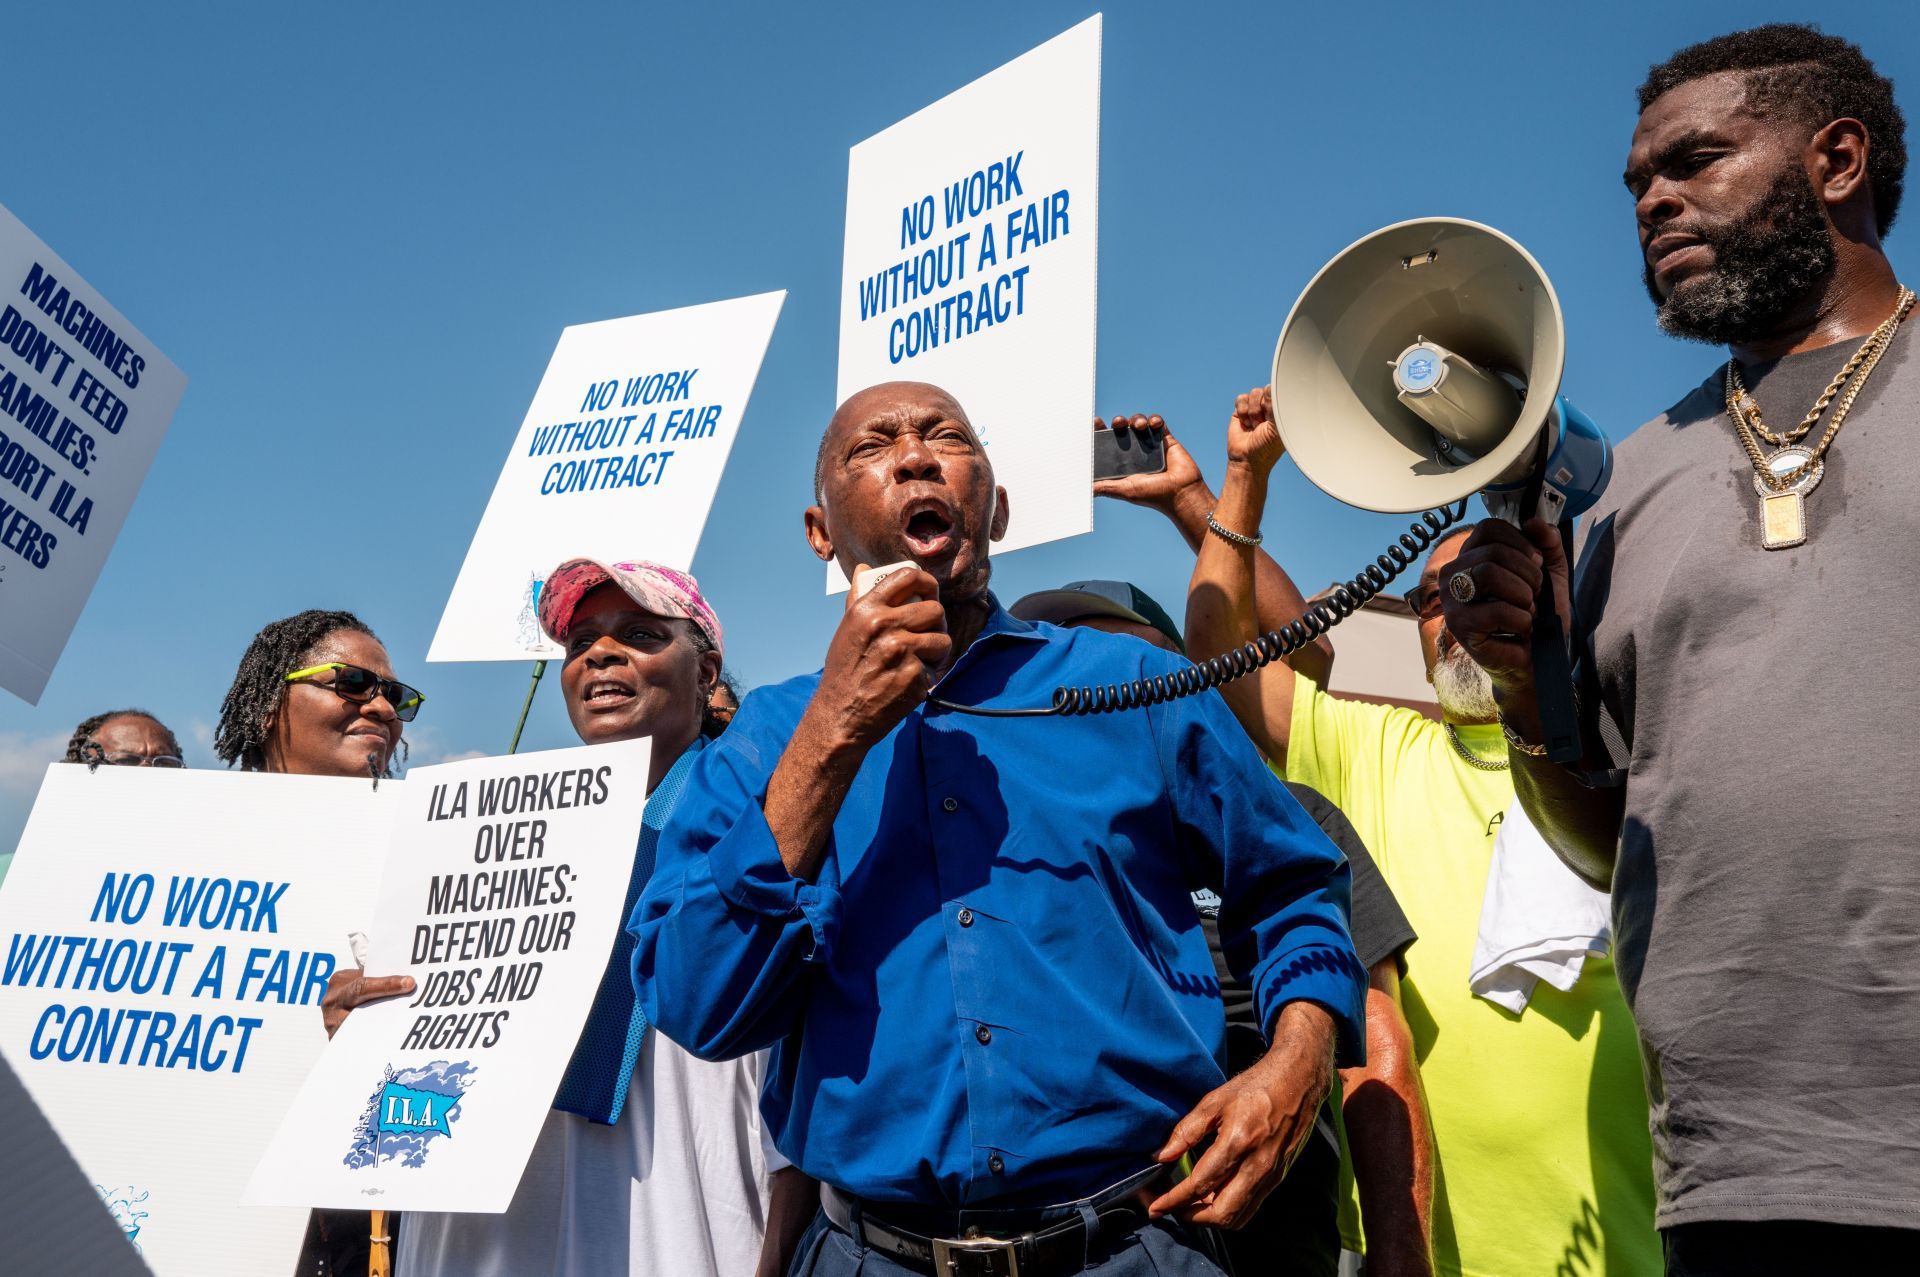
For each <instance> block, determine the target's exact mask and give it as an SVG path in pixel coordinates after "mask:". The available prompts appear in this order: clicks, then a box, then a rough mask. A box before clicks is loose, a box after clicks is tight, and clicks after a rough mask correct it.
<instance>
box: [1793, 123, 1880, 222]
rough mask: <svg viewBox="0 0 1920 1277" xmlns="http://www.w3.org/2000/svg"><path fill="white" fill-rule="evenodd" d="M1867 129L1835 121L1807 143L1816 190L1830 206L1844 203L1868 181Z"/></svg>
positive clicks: (1855, 124)
mask: <svg viewBox="0 0 1920 1277" xmlns="http://www.w3.org/2000/svg"><path fill="white" fill-rule="evenodd" d="M1871 145H1872V144H1871V141H1870V139H1869V138H1868V136H1867V126H1866V125H1864V124H1862V123H1861V122H1860V121H1858V120H1852V119H1843V120H1834V121H1833V122H1832V123H1830V124H1828V125H1827V126H1826V127H1825V128H1823V129H1821V130H1820V131H1819V132H1818V133H1815V134H1814V135H1813V141H1812V142H1810V143H1808V147H1807V149H1808V151H1809V153H1810V156H1809V159H1810V163H1809V169H1810V174H1811V176H1812V178H1813V188H1814V190H1815V191H1816V192H1818V193H1819V196H1820V199H1821V201H1822V202H1823V203H1825V204H1827V205H1828V206H1829V207H1833V206H1837V205H1841V204H1845V203H1846V202H1847V201H1848V200H1850V199H1852V198H1853V197H1854V196H1855V195H1856V194H1857V193H1858V192H1859V191H1860V190H1861V189H1862V188H1863V187H1864V186H1865V185H1866V182H1867V153H1868V150H1869V149H1870V147H1871Z"/></svg>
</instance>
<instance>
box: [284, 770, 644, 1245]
mask: <svg viewBox="0 0 1920 1277" xmlns="http://www.w3.org/2000/svg"><path fill="white" fill-rule="evenodd" d="M648 744H649V742H647V741H645V740H638V741H627V742H623V743H620V744H614V745H594V746H582V747H579V748H575V749H562V750H552V751H549V752H547V753H539V754H518V755H514V756H512V757H505V758H481V759H473V760H469V761H466V762H460V763H447V764H444V765H442V766H438V767H420V768H416V769H414V770H413V771H412V772H411V773H409V775H408V778H407V793H406V796H405V798H404V799H403V801H402V811H401V813H400V816H399V819H398V821H397V823H396V824H395V826H394V838H393V853H392V855H391V856H390V857H389V859H388V862H387V871H386V874H385V876H384V878H383V879H382V883H381V887H380V896H379V902H378V904H377V905H376V906H375V909H374V923H373V933H372V947H371V949H370V951H369V952H368V954H367V970H368V972H369V973H371V974H373V975H408V976H412V977H413V981H414V992H413V993H412V994H411V995H409V996H406V997H399V998H393V999H390V1000H388V1001H385V1002H378V1003H372V1004H369V1005H367V1006H363V1007H360V1008H359V1009H357V1010H355V1011H354V1012H353V1013H352V1014H351V1015H349V1016H348V1017H347V1020H346V1023H345V1024H344V1025H342V1026H341V1028H340V1031H339V1032H338V1033H337V1034H335V1035H334V1039H333V1042H332V1043H331V1044H330V1045H329V1046H328V1048H327V1052H326V1054H325V1055H324V1056H322V1057H321V1060H320V1063H319V1064H318V1065H317V1066H316V1067H315V1068H314V1070H313V1072H312V1074H311V1075H310V1076H309V1077H308V1078H307V1083H306V1085H305V1087H303V1088H302V1089H301V1091H300V1095H299V1098H298V1099H297V1100H296V1101H295V1102H294V1105H293V1108H292V1109H291V1111H289V1112H288V1113H287V1115H286V1119H285V1121H284V1122H282V1123H280V1129H279V1133H278V1134H277V1135H276V1136H275V1137H274V1139H273V1141H272V1144H271V1147H270V1148H269V1149H268V1151H267V1153H266V1155H265V1157H263V1158H262V1159H261V1162H260V1165H259V1168H258V1170H257V1171H256V1173H255V1175H254V1179H253V1184H252V1187H251V1188H250V1189H249V1190H248V1199H249V1200H251V1201H260V1202H273V1203H287V1204H296V1205H310V1206H335V1207H353V1206H361V1207H366V1206H379V1207H381V1208H383V1209H386V1210H428V1211H475V1212H482V1213H496V1214H497V1213H498V1212H500V1211H504V1210H505V1209H507V1206H508V1205H509V1204H510V1203H511V1202H512V1201H513V1194H514V1190H515V1189H516V1188H517V1187H518V1186H519V1183H520V1175H521V1172H522V1171H524V1170H525V1169H526V1164H527V1158H528V1156H529V1155H530V1154H531V1153H532V1152H533V1145H534V1141H535V1140H536V1139H538V1137H539V1135H540V1130H541V1127H542V1125H543V1124H544V1123H545V1121H546V1118H547V1113H548V1111H549V1109H550V1107H551V1105H552V1103H553V1097H554V1093H555V1091H556V1090H557V1089H558V1087H559V1085H560V1080H561V1077H562V1075H563V1073H564V1072H565V1070H566V1068H567V1063H568V1060H569V1059H570V1058H571V1057H572V1055H573V1049H574V1045H575V1043H576V1042H577V1041H578V1040H579V1037H580V1030H581V1026H582V1025H583V1024H585V1023H586V1018H587V1011H588V1009H589V1007H590V1006H591V1005H592V1003H593V999H594V995H595V992H596V991H597V990H598V989H599V987H600V977H601V974H602V973H603V972H604V971H605V970H606V966H607V958H608V954H609V953H611V952H612V949H613V941H614V937H615V936H616V935H617V934H618V933H619V931H620V929H621V928H622V927H623V926H625V925H626V921H627V920H626V918H625V916H624V915H623V908H622V907H623V905H624V903H625V900H626V894H627V887H628V885H629V883H630V881H631V880H632V875H633V862H634V854H635V848H636V847H637V845H638V843H639V838H640V825H641V819H642V816H643V813H644V809H645V806H646V794H647V759H648ZM621 978H622V979H626V978H627V977H626V976H625V974H624V973H623V974H622V977H621ZM275 1116H276V1117H277V1116H278V1115H277V1114H276V1115H275Z"/></svg>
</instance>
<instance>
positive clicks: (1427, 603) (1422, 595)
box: [1400, 581, 1440, 621]
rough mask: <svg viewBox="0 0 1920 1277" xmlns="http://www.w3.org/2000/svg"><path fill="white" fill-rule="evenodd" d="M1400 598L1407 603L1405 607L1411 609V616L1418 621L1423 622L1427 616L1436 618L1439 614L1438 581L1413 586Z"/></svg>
mask: <svg viewBox="0 0 1920 1277" xmlns="http://www.w3.org/2000/svg"><path fill="white" fill-rule="evenodd" d="M1400 597H1401V598H1403V599H1405V600H1406V601H1407V606H1408V607H1410V608H1412V609H1413V615H1414V616H1415V618H1416V619H1418V620H1422V621H1424V620H1426V619H1427V618H1428V617H1429V616H1437V615H1439V613H1440V583H1439V582H1438V581H1427V582H1423V583H1422V584H1420V585H1416V586H1414V587H1413V588H1412V589H1411V590H1408V591H1407V592H1406V593H1405V594H1403V595H1401V596H1400Z"/></svg>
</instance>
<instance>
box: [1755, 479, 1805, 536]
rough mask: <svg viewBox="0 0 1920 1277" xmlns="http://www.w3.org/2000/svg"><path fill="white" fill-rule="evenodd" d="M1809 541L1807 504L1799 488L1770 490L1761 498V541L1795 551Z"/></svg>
mask: <svg viewBox="0 0 1920 1277" xmlns="http://www.w3.org/2000/svg"><path fill="white" fill-rule="evenodd" d="M1806 541H1807V506H1806V502H1805V501H1804V500H1803V499H1802V498H1801V496H1800V493H1799V492H1798V491H1796V490H1793V489H1789V490H1788V491H1786V492H1769V493H1767V494H1766V495H1765V496H1763V497H1761V498H1760V544H1761V545H1763V546H1765V547H1766V548H1767V549H1769V550H1791V549H1792V548H1793V547H1794V546H1796V545H1805V544H1806Z"/></svg>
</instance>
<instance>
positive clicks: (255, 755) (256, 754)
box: [213, 608, 406, 775]
mask: <svg viewBox="0 0 1920 1277" xmlns="http://www.w3.org/2000/svg"><path fill="white" fill-rule="evenodd" d="M341 630H352V631H355V632H356V633H360V634H364V635H366V636H367V637H368V638H370V639H372V640H373V641H374V642H376V643H378V642H379V641H380V636H379V635H377V634H375V633H374V632H373V630H372V629H371V628H369V627H368V625H367V623H366V622H365V621H362V620H361V619H360V618H359V617H357V616H355V615H354V614H353V613H351V612H327V611H322V610H321V609H319V608H309V609H308V610H307V611H305V612H301V613H300V614H298V615H297V616H289V617H287V618H286V619H285V620H280V621H275V622H274V623H273V624H271V625H268V626H266V627H265V628H264V629H262V630H261V631H260V632H259V633H258V634H256V635H254V636H253V642H251V643H249V644H247V654H246V655H245V656H242V657H241V658H240V668H239V669H238V670H237V671H235V673H234V676H233V686H231V687H229V688H228V689H227V699H226V700H225V701H224V702H222V703H221V706H220V724H219V726H218V727H216V728H214V732H213V752H214V753H215V754H217V755H219V756H220V759H221V760H222V761H223V762H225V763H226V765H227V766H229V767H232V766H233V765H234V764H235V763H238V764H239V765H240V770H241V771H245V772H257V771H265V770H266V767H267V720H268V719H270V718H272V717H273V715H274V714H276V713H278V712H279V710H280V706H281V705H282V704H283V703H284V701H285V699H286V695H287V684H286V677H287V675H288V674H290V673H291V672H293V671H294V670H297V669H300V668H301V667H302V666H305V665H309V664H311V663H312V658H313V652H314V649H315V648H317V647H319V646H320V644H321V643H322V642H323V641H325V639H326V638H327V636H328V635H330V634H334V633H337V632H339V631H341ZM405 749H406V743H405V741H404V740H403V741H402V742H401V750H402V754H401V757H402V758H405V756H406V755H405ZM392 772H393V767H392V764H391V762H389V764H388V766H387V770H386V773H385V774H387V775H391V774H392Z"/></svg>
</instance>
